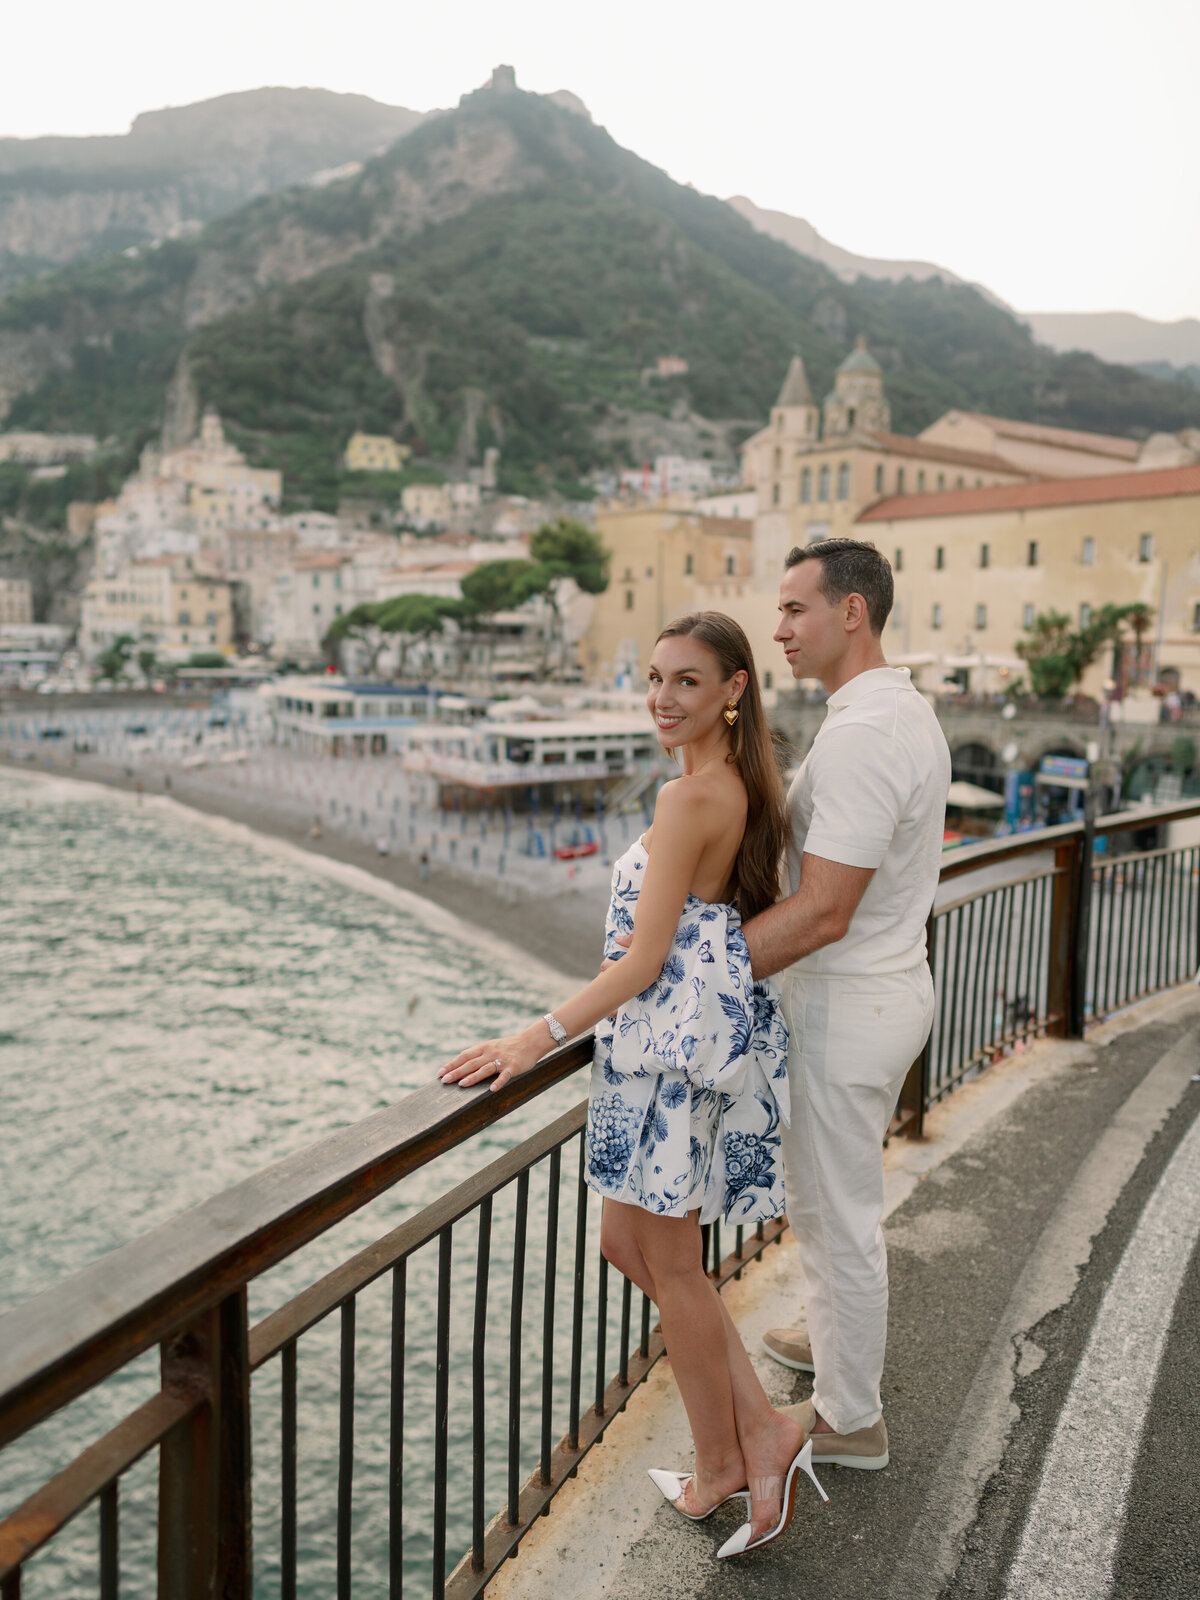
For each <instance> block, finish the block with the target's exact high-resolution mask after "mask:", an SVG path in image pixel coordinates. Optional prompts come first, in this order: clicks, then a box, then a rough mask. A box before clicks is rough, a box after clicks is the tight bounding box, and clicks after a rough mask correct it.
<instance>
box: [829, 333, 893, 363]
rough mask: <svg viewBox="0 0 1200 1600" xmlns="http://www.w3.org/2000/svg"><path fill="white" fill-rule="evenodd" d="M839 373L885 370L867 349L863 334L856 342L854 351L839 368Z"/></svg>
mask: <svg viewBox="0 0 1200 1600" xmlns="http://www.w3.org/2000/svg"><path fill="white" fill-rule="evenodd" d="M838 371H839V372H882V371H883V368H882V367H881V366H880V365H879V363H878V361H876V359H875V357H874V356H873V355H872V354H871V352H870V351H869V350H868V349H867V341H866V338H865V337H864V335H863V334H861V333H860V334H859V336H858V338H857V339H856V340H855V341H854V349H853V350H851V352H850V354H849V355H848V356H847V357H846V359H845V360H844V361H843V362H842V364H841V366H840V367H839V368H838Z"/></svg>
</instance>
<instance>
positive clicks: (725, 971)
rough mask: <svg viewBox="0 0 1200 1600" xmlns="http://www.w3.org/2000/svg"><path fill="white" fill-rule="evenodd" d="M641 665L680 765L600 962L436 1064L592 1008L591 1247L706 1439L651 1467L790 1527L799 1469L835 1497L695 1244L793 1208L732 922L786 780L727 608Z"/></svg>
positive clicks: (544, 1046)
mask: <svg viewBox="0 0 1200 1600" xmlns="http://www.w3.org/2000/svg"><path fill="white" fill-rule="evenodd" d="M649 680H650V687H649V693H648V695H647V701H646V703H647V705H648V706H649V708H650V712H651V715H652V716H653V717H654V722H655V726H656V728H657V730H658V738H659V742H660V744H662V745H663V746H664V747H665V748H666V749H668V750H671V751H672V752H673V753H674V755H675V756H676V758H677V759H678V760H679V761H680V762H681V765H682V767H683V772H682V774H681V776H680V777H678V778H676V779H674V780H672V781H671V782H670V783H667V784H665V785H664V786H663V788H662V790H661V791H660V793H659V796H658V800H657V803H656V805H655V809H654V822H653V825H652V827H651V828H650V830H649V832H647V833H646V834H645V835H644V836H643V837H642V838H641V839H639V840H638V841H637V842H636V843H635V844H633V845H632V846H631V847H630V848H629V849H628V850H627V851H626V852H625V854H624V855H623V856H622V857H621V858H620V860H619V861H618V862H617V863H616V866H615V869H614V872H613V897H612V904H611V906H610V908H609V914H608V922H607V926H606V935H607V937H606V949H605V953H606V955H607V956H608V958H609V960H608V962H606V964H605V967H604V969H603V970H602V971H601V973H600V975H599V977H597V978H595V979H594V980H593V981H592V982H591V983H589V984H588V985H587V987H586V988H584V989H581V990H580V992H579V993H578V994H577V995H575V996H574V997H573V998H572V999H570V1000H568V1001H567V1002H566V1004H565V1005H562V1006H559V1008H558V1011H557V1014H551V1013H547V1014H546V1016H545V1017H543V1018H541V1019H540V1020H539V1021H537V1022H535V1023H533V1024H531V1025H530V1026H529V1027H528V1028H526V1029H525V1030H524V1031H523V1032H521V1033H518V1034H514V1035H512V1036H511V1037H509V1038H505V1039H491V1040H489V1041H488V1042H487V1043H485V1044H480V1045H475V1046H473V1047H472V1048H470V1049H469V1050H464V1051H462V1052H461V1053H460V1054H459V1055H457V1056H455V1058H454V1060H453V1061H451V1062H450V1063H448V1065H446V1066H445V1067H443V1068H442V1069H441V1071H440V1074H439V1076H440V1077H441V1079H442V1081H443V1082H444V1083H459V1084H462V1085H463V1086H464V1087H466V1086H469V1085H473V1084H477V1083H482V1082H483V1081H484V1080H485V1079H486V1078H489V1077H492V1078H494V1079H495V1081H494V1083H493V1084H492V1087H493V1089H498V1088H500V1087H501V1086H502V1085H503V1084H505V1083H507V1082H508V1080H509V1079H510V1078H513V1077H516V1076H517V1075H518V1074H519V1073H522V1072H528V1071H529V1069H530V1068H531V1067H533V1066H534V1065H535V1064H536V1063H537V1062H538V1061H539V1060H540V1059H541V1057H542V1056H544V1055H545V1054H547V1053H548V1052H549V1051H550V1050H552V1049H554V1048H555V1046H556V1045H557V1044H561V1043H563V1042H564V1041H565V1040H566V1039H567V1038H568V1037H569V1036H572V1035H575V1034H579V1033H583V1032H584V1031H585V1030H586V1029H588V1028H591V1027H595V1028H596V1049H595V1060H594V1065H593V1068H592V1081H591V1092H590V1096H589V1106H588V1128H587V1162H586V1167H587V1176H588V1183H589V1186H590V1187H591V1188H593V1189H596V1190H598V1191H599V1192H600V1193H601V1194H602V1195H603V1196H604V1217H603V1222H602V1224H601V1248H602V1249H603V1251H604V1254H605V1256H607V1258H608V1260H609V1261H610V1262H612V1264H613V1265H614V1266H615V1267H616V1268H617V1269H618V1271H620V1272H623V1273H624V1274H625V1276H626V1277H627V1278H630V1279H631V1280H632V1281H633V1282H634V1283H635V1284H636V1285H637V1286H638V1288H639V1289H642V1290H643V1291H644V1292H645V1293H646V1294H648V1295H649V1296H650V1298H651V1299H652V1300H653V1301H654V1302H655V1304H656V1305H657V1306H658V1310H659V1315H660V1318H661V1321H662V1330H663V1338H664V1339H665V1341H666V1346H667V1352H668V1354H669V1356H670V1358H671V1366H672V1369H673V1371H674V1373H675V1378H676V1381H677V1382H678V1384H679V1389H680V1393H681V1395H682V1397H683V1403H684V1406H685V1407H686V1409H687V1414H688V1421H689V1423H690V1424H691V1429H692V1438H693V1442H694V1444H695V1451H696V1465H695V1470H694V1471H693V1472H692V1473H691V1474H690V1475H680V1474H677V1473H674V1472H662V1471H655V1472H652V1473H651V1476H652V1478H653V1479H654V1481H655V1483H656V1484H657V1485H658V1487H659V1488H660V1489H661V1490H662V1492H663V1494H665V1495H666V1496H667V1498H668V1499H669V1500H671V1502H672V1503H673V1504H674V1505H675V1506H676V1508H677V1509H678V1510H679V1511H681V1512H682V1513H683V1515H684V1516H686V1517H690V1518H692V1519H693V1520H695V1521H699V1520H700V1519H702V1518H704V1517H707V1516H708V1515H709V1514H710V1513H711V1512H712V1511H714V1510H715V1509H716V1508H717V1506H719V1505H722V1504H723V1503H724V1502H725V1501H726V1500H728V1499H731V1498H734V1497H742V1498H746V1499H748V1500H749V1502H750V1520H749V1522H747V1523H745V1524H744V1525H743V1526H742V1527H741V1528H740V1529H738V1531H737V1532H736V1533H735V1534H734V1535H733V1537H732V1538H730V1539H728V1540H727V1541H726V1543H725V1544H724V1545H723V1546H722V1547H721V1549H720V1551H719V1552H718V1554H719V1555H721V1556H729V1555H740V1554H742V1553H743V1552H744V1551H746V1550H750V1549H755V1548H757V1547H758V1546H760V1545H762V1544H766V1543H768V1542H769V1541H770V1540H771V1539H774V1538H776V1537H777V1536H778V1535H779V1534H780V1533H782V1532H783V1530H784V1528H786V1527H787V1525H788V1522H789V1521H790V1520H791V1515H792V1510H793V1506H794V1503H795V1492H796V1487H797V1483H798V1478H799V1473H800V1472H801V1471H804V1472H807V1473H808V1475H809V1477H811V1478H812V1481H813V1483H814V1484H816V1486H817V1488H818V1490H820V1492H821V1495H822V1498H825V1495H824V1490H821V1486H820V1484H817V1480H816V1476H815V1474H814V1473H813V1471H812V1465H811V1445H810V1443H809V1442H808V1441H807V1440H806V1439H805V1436H804V1432H803V1430H802V1429H801V1428H800V1426H799V1424H798V1423H796V1422H794V1421H793V1420H792V1419H791V1418H790V1417H786V1416H784V1415H783V1414H782V1413H780V1412H778V1411H775V1410H774V1409H773V1408H772V1406H771V1405H770V1404H769V1402H768V1400H767V1397H766V1395H765V1394H764V1392H763V1388H762V1385H761V1384H760V1383H759V1381H758V1377H757V1375H756V1373H755V1371H754V1368H753V1367H752V1366H751V1364H750V1360H749V1358H748V1357H747V1355H746V1351H745V1348H744V1346H743V1345H742V1342H741V1339H740V1338H739V1337H738V1333H737V1330H736V1328H735V1327H734V1325H733V1322H732V1320H731V1318H730V1316H729V1313H728V1312H727V1311H726V1309H725V1306H724V1304H723V1302H722V1300H721V1297H720V1295H719V1294H718V1293H717V1291H716V1289H715V1287H714V1286H713V1284H712V1282H711V1281H710V1280H709V1279H708V1278H707V1277H706V1275H705V1273H704V1269H703V1265H702V1258H701V1247H700V1224H701V1223H706V1222H709V1221H710V1220H712V1219H713V1218H714V1217H717V1216H724V1217H725V1218H726V1219H728V1220H730V1221H733V1222H739V1223H744V1222H756V1221H760V1220H765V1219H767V1218H770V1217H774V1216H778V1215H779V1214H780V1213H781V1212H782V1211H783V1179H782V1163H781V1159H780V1153H779V1137H778V1132H777V1130H778V1126H779V1122H780V1120H781V1119H783V1120H786V1117H787V1080H786V1070H787V1069H786V1061H787V1035H786V1031H785V1030H784V1027H783V1023H782V1021H781V1019H780V1018H779V1016H778V1013H777V1009H776V1005H775V1001H774V1000H773V998H772V997H771V995H770V994H769V993H768V992H767V990H766V988H765V987H764V986H762V985H758V986H755V985H754V982H753V979H752V977H751V973H750V960H749V954H748V952H747V950H746V942H745V940H744V938H743V937H742V933H741V920H742V918H743V917H751V916H754V915H755V914H756V913H757V912H759V911H761V910H763V909H764V908H765V907H766V906H768V905H770V904H771V903H772V902H773V901H774V900H775V899H776V897H777V895H778V892H779V876H778V875H779V861H780V857H781V854H782V851H783V845H784V840H785V820H784V808H783V789H782V785H781V783H780V779H779V773H778V769H777V767H776V765H775V760H774V753H773V749H772V744H771V736H770V732H769V730H768V728H767V725H766V719H765V717H764V715H763V709H762V701H761V698H760V696H759V692H758V681H757V678H756V676H755V672H754V662H753V658H752V656H751V653H750V646H749V644H748V643H747V640H746V636H745V634H744V633H743V632H742V630H741V628H740V627H738V625H737V623H736V622H734V621H733V620H732V619H731V618H729V617H726V616H722V615H721V614H720V613H719V612H712V611H705V612H700V613H698V614H695V615H692V616H687V617H681V618H680V619H679V620H678V621H676V622H673V623H671V625H670V626H669V627H667V628H665V629H664V630H663V632H662V633H661V634H660V635H659V638H658V641H657V643H656V644H655V647H654V652H653V654H652V657H651V661H650V672H649ZM635 907H636V916H635V915H634V910H635ZM630 931H632V935H633V941H632V944H631V945H630V947H629V949H628V950H627V951H624V950H621V949H620V948H619V947H618V946H616V945H615V943H614V940H615V938H616V937H617V936H618V935H620V934H623V933H628V932H630ZM614 1013H615V1015H614Z"/></svg>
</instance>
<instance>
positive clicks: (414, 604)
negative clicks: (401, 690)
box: [379, 594, 464, 678]
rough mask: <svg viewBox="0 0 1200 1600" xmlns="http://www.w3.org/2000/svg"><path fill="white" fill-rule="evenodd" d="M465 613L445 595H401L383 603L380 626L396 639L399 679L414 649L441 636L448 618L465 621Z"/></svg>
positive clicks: (380, 608)
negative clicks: (463, 618)
mask: <svg viewBox="0 0 1200 1600" xmlns="http://www.w3.org/2000/svg"><path fill="white" fill-rule="evenodd" d="M463 612H464V606H463V603H462V601H461V600H451V599H449V598H447V597H446V596H444V595H433V594H401V595H397V596H396V598H395V599H394V600H385V601H383V602H382V603H381V605H380V606H379V626H380V628H381V629H382V630H383V632H384V633H385V634H391V635H393V636H395V638H396V642H397V648H398V652H399V655H398V660H397V663H396V676H397V678H399V677H402V676H403V674H404V669H405V664H406V662H407V660H408V652H409V650H410V649H411V647H412V646H413V645H414V644H416V643H417V642H418V641H420V642H421V643H425V644H427V643H428V642H429V640H430V639H432V638H433V636H434V634H435V633H441V631H442V628H443V627H444V625H445V623H446V621H447V619H448V618H455V619H458V618H461V617H462V615H463Z"/></svg>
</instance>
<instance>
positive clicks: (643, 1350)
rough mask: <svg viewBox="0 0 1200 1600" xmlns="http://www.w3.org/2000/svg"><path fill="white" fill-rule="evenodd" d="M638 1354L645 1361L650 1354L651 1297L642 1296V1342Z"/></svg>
mask: <svg viewBox="0 0 1200 1600" xmlns="http://www.w3.org/2000/svg"><path fill="white" fill-rule="evenodd" d="M638 1354H639V1355H640V1356H641V1358H642V1360H643V1361H644V1360H645V1359H646V1357H647V1356H648V1355H649V1354H650V1296H649V1295H648V1294H644V1295H643V1296H642V1340H641V1343H640V1344H639V1345H638Z"/></svg>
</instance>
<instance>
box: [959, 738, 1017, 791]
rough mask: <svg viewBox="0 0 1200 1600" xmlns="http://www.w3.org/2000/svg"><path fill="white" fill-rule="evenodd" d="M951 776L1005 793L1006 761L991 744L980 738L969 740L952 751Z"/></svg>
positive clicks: (982, 787)
mask: <svg viewBox="0 0 1200 1600" xmlns="http://www.w3.org/2000/svg"><path fill="white" fill-rule="evenodd" d="M950 776H951V778H952V779H954V780H955V781H960V780H961V781H962V782H965V783H974V784H977V785H978V786H979V787H980V788H981V789H991V790H992V791H993V792H994V793H996V794H1003V793H1004V762H1003V761H1002V759H1001V758H1000V756H999V754H998V753H997V752H996V751H995V750H994V749H993V748H992V746H991V745H990V744H987V743H985V742H984V741H983V740H980V739H971V740H967V741H965V742H964V743H962V744H960V745H956V746H955V748H954V749H953V750H952V751H951V752H950Z"/></svg>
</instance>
